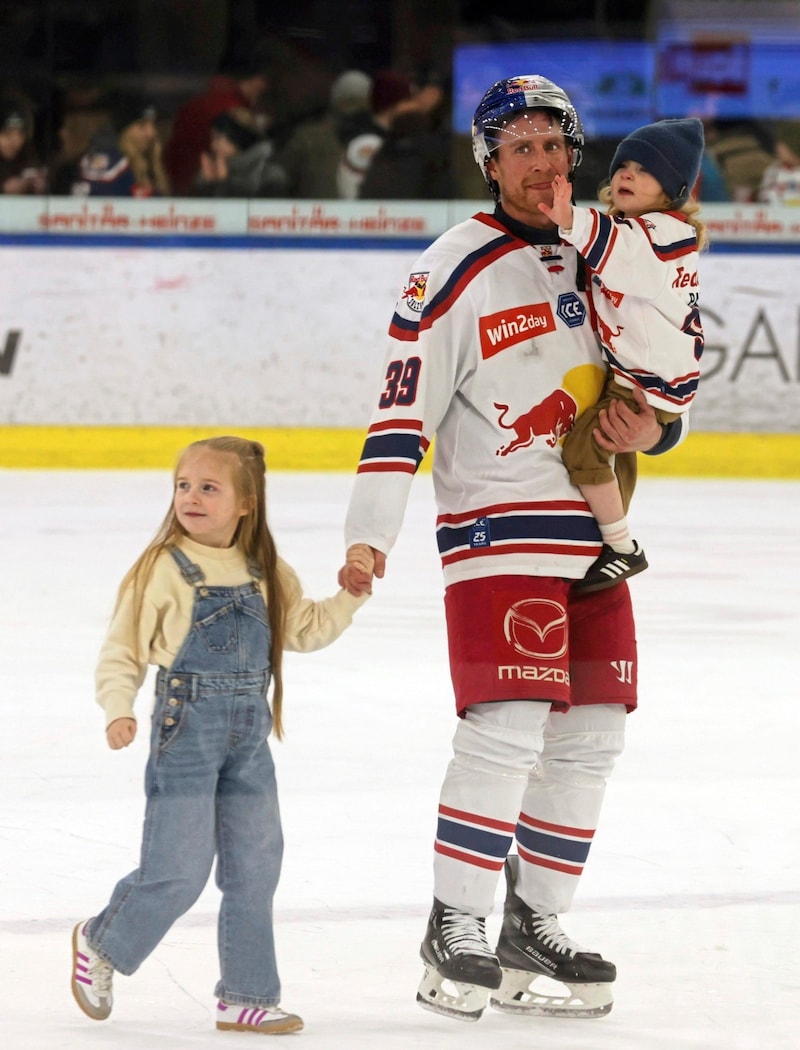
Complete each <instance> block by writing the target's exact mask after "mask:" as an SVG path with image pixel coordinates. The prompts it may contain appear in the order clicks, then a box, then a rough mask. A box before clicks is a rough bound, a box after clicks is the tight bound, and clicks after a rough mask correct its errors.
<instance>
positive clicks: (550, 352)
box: [345, 214, 605, 583]
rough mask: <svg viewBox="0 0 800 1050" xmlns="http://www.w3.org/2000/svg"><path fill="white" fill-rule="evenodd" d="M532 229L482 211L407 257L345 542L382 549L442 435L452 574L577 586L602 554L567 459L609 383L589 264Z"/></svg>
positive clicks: (439, 495)
mask: <svg viewBox="0 0 800 1050" xmlns="http://www.w3.org/2000/svg"><path fill="white" fill-rule="evenodd" d="M529 232H530V233H531V234H533V235H534V237H535V235H536V234H537V233H538V234H540V235H541V241H542V242H546V243H536V244H531V243H529V242H528V241H526V240H523V239H521V238H520V237H518V236H515V235H514V234H513V233H512V232H510V230H509V229H508V228H507V227H506V226H505V225H503V224H502V223H501V222H500V221H499V220H498V219H497V218H495V217H493V216H490V215H486V214H479V215H476V216H474V217H473V218H471V219H468V220H467V221H466V222H463V223H461V224H460V225H458V226H455V227H454V228H453V229H451V230H449V231H448V232H447V233H445V234H443V235H442V236H441V237H440V238H439V239H438V240H437V241H436V242H435V243H434V244H432V245H431V246H430V248H428V249H427V250H426V251H425V252H424V253H423V255H422V256H421V257H420V258H419V260H418V261H417V263H416V265H415V266H414V269H413V271H412V272H411V274H410V275H409V278H408V281H407V284H406V286H405V288H404V290H403V292H402V295H401V297H400V299H399V301H398V303H397V307H396V310H395V313H394V316H393V318H392V321H391V325H390V329H389V348H388V354H387V357H386V364H385V372H384V379H383V384H382V388H381V393H380V396H379V399H378V405H377V408H376V411H375V413H374V416H373V418H372V423H371V425H370V427H369V431H368V433H367V438H366V441H365V444H364V449H363V453H362V456H361V460H360V464H359V467H358V473H357V476H356V480H355V484H354V489H353V495H352V499H351V503H350V507H349V511H348V515H347V522H346V528H345V534H346V542H347V544H348V546H349V545H350V544H352V543H356V542H364V543H368V544H370V545H371V546H373V547H375V548H377V549H378V550H381V551H383V552H385V553H388V552H389V550H391V548H392V545H393V544H394V542H395V539H396V537H397V534H398V532H399V530H400V526H401V523H402V519H403V515H404V512H405V506H406V501H407V497H408V490H409V487H410V485H411V481H412V479H413V476H414V474H415V472H416V470H417V468H418V467H419V464H420V462H421V460H422V458H423V456H424V455H425V453H426V451H427V450H428V448H429V446H430V444H431V442H432V440H433V437H434V435H436V443H435V451H434V466H433V474H434V489H435V494H436V501H437V506H438V512H439V513H438V519H437V540H438V546H439V552H440V555H441V558H442V564H443V569H444V577H445V582H446V583H452V582H455V581H457V580H464V579H473V578H478V577H483V576H492V575H498V574H518V575H519V574H522V575H535V576H561V577H566V578H572V579H577V578H580V577H582V576H583V575H584V574H585V572H586V570H587V568H588V567H589V565H590V564H591V563H592V561H593V560H594V559H595V558H596V557H597V555H598V554H599V553H600V548H601V544H600V534H599V531H598V529H597V525H596V523H595V520H594V518H593V517H592V515H591V513H590V512H589V509H588V507H587V505H586V503H585V502H584V500H583V499H582V497H581V494H580V492H579V490H578V489H576V488H574V487H573V486H572V485H571V484H570V482H569V478H568V476H567V472H566V470H565V469H564V466H563V464H562V461H561V441H562V439H563V437H564V435H565V434H566V433H567V432H568V431H569V430H570V428H571V427H572V425H573V423H574V421H575V419H576V418H577V416H578V415H579V414H580V413H581V412H582V411H583V410H584V409H586V408H587V407H588V406H589V405H590V404H593V403H594V401H595V400H596V399H597V395H598V393H599V390H600V387H601V386H602V383H603V380H604V378H605V366H604V363H603V359H602V355H601V352H600V348H599V345H598V342H597V339H596V337H595V335H594V331H593V328H592V323H591V317H590V311H589V306H588V300H587V295H586V293H585V291H584V289H583V280H582V274H583V266H582V264H581V261H580V260H579V258H578V254H577V252H576V250H575V249H574V248H573V247H571V246H570V245H566V244H563V243H561V242H560V240H559V238H558V234H557V231H555V230H552V231H535V232H534V231H529ZM537 239H538V238H537ZM579 274H580V275H581V277H580V278H579V276H578V275H579ZM579 285H580V287H579Z"/></svg>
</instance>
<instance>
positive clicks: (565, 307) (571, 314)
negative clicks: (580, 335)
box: [556, 292, 586, 328]
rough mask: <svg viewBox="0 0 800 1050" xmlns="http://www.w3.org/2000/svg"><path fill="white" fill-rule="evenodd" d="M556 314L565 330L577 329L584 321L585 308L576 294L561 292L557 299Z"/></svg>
mask: <svg viewBox="0 0 800 1050" xmlns="http://www.w3.org/2000/svg"><path fill="white" fill-rule="evenodd" d="M556 313H557V314H558V316H559V317H560V318H561V320H562V321H563V322H564V324H565V325H566V326H567V328H578V327H579V326H580V325H582V324H583V322H584V321H585V320H586V307H585V306H584V305H583V303H582V302H581V300H580V297H579V296H578V293H577V292H562V294H561V295H559V297H558V306H557V307H556Z"/></svg>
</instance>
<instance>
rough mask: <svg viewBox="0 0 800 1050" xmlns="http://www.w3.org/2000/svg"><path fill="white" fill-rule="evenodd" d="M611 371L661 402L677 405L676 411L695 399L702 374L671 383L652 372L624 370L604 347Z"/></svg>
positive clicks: (678, 379)
mask: <svg viewBox="0 0 800 1050" xmlns="http://www.w3.org/2000/svg"><path fill="white" fill-rule="evenodd" d="M604 350H605V353H606V357H607V358H608V363H609V365H610V367H611V371H612V372H613V373H614V375H615V376H616V377H617V378H623V379H625V380H627V381H628V382H631V383H633V385H634V386H638V387H641V389H642V390H644V391H645V393H651V394H656V395H657V396H658V398H659V400H661V401H668V402H669V403H670V404H671V405H675V408H676V410H679V409H681V408H684V407H685V406H686V405H688V404H689V402H690V401H692V400H693V399H694V396H695V394H696V393H697V388H698V386H699V385H700V372H699V370H698V371H696V372H691V373H690V374H689V375H685V376H676V378H675V379H672V380H670V381H669V382H668V381H667V380H666V379H663V378H662V377H661V376H655V375H653V373H652V372H643V371H640V370H639V369H636V368H624V367H623V366H622V365H621V364H620V363H619V361H618V360H617V359H616V358H615V357H614V355H613V354H612V353H611V351H610V350H609V349H608V347H607V346H604Z"/></svg>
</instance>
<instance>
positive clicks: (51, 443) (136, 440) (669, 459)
mask: <svg viewBox="0 0 800 1050" xmlns="http://www.w3.org/2000/svg"><path fill="white" fill-rule="evenodd" d="M230 433H234V434H238V435H239V436H241V437H247V438H251V439H253V440H254V441H260V442H261V443H262V444H263V445H264V447H265V448H266V450H267V466H268V469H270V470H321V471H328V470H343V471H354V470H355V468H356V464H357V463H358V458H359V455H360V453H361V448H362V446H363V443H364V433H365V431H364V430H361V429H359V430H349V429H328V428H314V427H297V428H294V427H290V428H278V427H275V428H263V429H259V428H251V427H234V428H231V427H103V426H97V427H67V426H57V427H44V426H42V427H39V426H0V467H9V468H17V469H38V468H41V469H46V470H60V469H78V470H85V469H102V470H127V469H134V470H136V469H138V470H162V469H166V470H171V469H172V466H173V464H174V462H175V457H176V455H177V453H178V452H179V451H180V450H181V449H183V448H185V447H186V445H188V444H190V443H191V442H192V441H197V440H198V439H199V438H203V437H211V436H212V435H216V434H230ZM430 461H431V456H430V455H428V456H427V457H426V459H425V461H424V462H423V467H422V469H423V470H426V469H430ZM639 472H640V474H641V475H642V476H645V477H649V476H662V477H709V478H710V477H722V478H725V477H730V478H797V479H800V434H700V433H697V434H690V435H689V437H688V438H687V439H686V441H684V443H683V444H682V445H680V446H679V447H678V448H677V449H674V450H673V451H672V452H670V453H668V454H667V455H665V456H640V457H639Z"/></svg>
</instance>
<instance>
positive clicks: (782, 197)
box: [758, 142, 800, 205]
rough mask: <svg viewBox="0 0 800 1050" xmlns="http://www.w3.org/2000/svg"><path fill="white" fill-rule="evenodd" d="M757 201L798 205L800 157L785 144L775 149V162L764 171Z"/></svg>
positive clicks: (778, 145) (781, 143)
mask: <svg viewBox="0 0 800 1050" xmlns="http://www.w3.org/2000/svg"><path fill="white" fill-rule="evenodd" d="M758 200H759V201H762V202H763V203H764V204H792V205H797V204H800V157H798V155H797V154H796V153H795V152H794V150H793V149H792V147H791V146H789V145H788V144H787V143H786V142H778V143H777V145H776V147H775V160H774V161H773V162H772V164H770V165H769V167H768V168H767V169H766V170H765V171H764V175H763V177H762V179H761V186H760V187H759V191H758Z"/></svg>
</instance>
